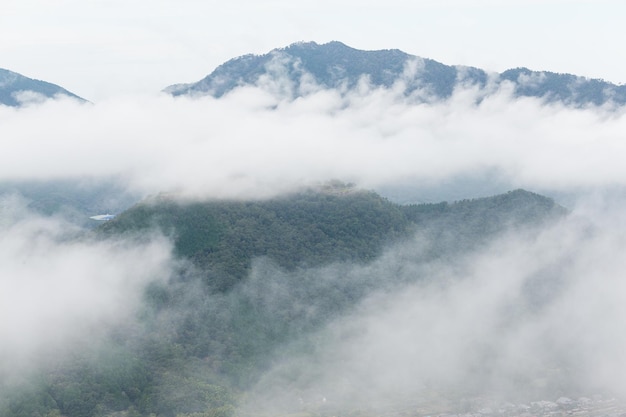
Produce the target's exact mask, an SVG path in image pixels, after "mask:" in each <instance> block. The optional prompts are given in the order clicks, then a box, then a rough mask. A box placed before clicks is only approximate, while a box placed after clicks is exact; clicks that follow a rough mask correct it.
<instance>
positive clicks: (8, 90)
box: [0, 68, 84, 107]
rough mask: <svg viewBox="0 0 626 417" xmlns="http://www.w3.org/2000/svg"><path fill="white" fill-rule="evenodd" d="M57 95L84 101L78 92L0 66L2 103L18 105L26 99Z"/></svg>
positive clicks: (0, 102)
mask: <svg viewBox="0 0 626 417" xmlns="http://www.w3.org/2000/svg"><path fill="white" fill-rule="evenodd" d="M57 96H67V97H73V98H75V99H78V100H81V101H84V99H82V98H80V97H78V96H77V95H76V94H74V93H71V92H69V91H67V90H66V89H64V88H62V87H59V86H58V85H56V84H51V83H49V82H46V81H41V80H35V79H32V78H28V77H25V76H23V75H21V74H18V73H16V72H13V71H9V70H6V69H2V68H0V104H3V105H5V106H12V107H18V106H20V105H21V104H22V103H23V102H25V101H30V100H33V99H37V98H38V97H43V98H54V97H57Z"/></svg>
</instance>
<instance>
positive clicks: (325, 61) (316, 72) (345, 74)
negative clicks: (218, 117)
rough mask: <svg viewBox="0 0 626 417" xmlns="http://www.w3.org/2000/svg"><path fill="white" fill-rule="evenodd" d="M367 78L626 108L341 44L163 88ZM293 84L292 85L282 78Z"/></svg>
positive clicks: (295, 50)
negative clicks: (505, 88) (503, 89)
mask: <svg viewBox="0 0 626 417" xmlns="http://www.w3.org/2000/svg"><path fill="white" fill-rule="evenodd" d="M364 76H365V77H367V79H368V80H369V82H370V84H371V85H372V86H374V87H387V88H389V87H392V86H398V85H399V86H400V88H403V90H404V93H405V94H407V95H408V94H412V93H414V92H416V91H420V92H423V93H422V94H421V95H422V98H424V99H428V98H435V99H445V98H448V97H450V96H451V95H452V93H453V92H454V90H455V88H457V87H459V86H476V87H478V88H479V89H480V90H481V91H482V92H483V93H484V94H485V95H488V94H489V93H491V92H493V91H495V90H496V89H497V88H498V87H500V86H502V85H503V83H505V82H509V83H511V84H512V86H513V88H514V95H515V96H517V97H537V98H541V99H543V100H545V101H547V102H554V101H562V102H563V103H565V104H568V105H574V106H585V105H603V104H605V103H609V102H613V103H615V104H618V105H623V104H626V86H624V85H615V84H612V83H609V82H606V81H604V80H600V79H590V78H586V77H581V76H576V75H572V74H558V73H553V72H546V71H532V70H529V69H528V68H515V69H510V70H507V71H504V72H503V73H500V74H499V73H495V72H494V73H490V72H487V71H484V70H482V69H479V68H474V67H467V66H458V65H456V66H455V65H445V64H442V63H439V62H437V61H434V60H432V59H427V58H420V57H417V56H414V55H410V54H407V53H405V52H402V51H400V50H397V49H390V50H378V51H363V50H358V49H354V48H351V47H349V46H347V45H345V44H343V43H341V42H337V41H333V42H329V43H326V44H321V45H320V44H317V43H315V42H300V43H294V44H292V45H290V46H288V47H286V48H279V49H274V50H272V51H270V52H269V53H267V54H264V55H251V54H250V55H244V56H241V57H238V58H234V59H231V60H229V61H227V62H225V63H224V64H222V65H220V66H219V67H217V68H216V69H215V70H214V71H213V72H212V73H211V74H209V75H208V76H206V77H205V78H203V79H202V80H200V81H198V82H195V83H189V84H175V85H172V86H169V87H167V88H165V90H164V91H165V92H167V93H169V94H172V95H174V96H180V95H212V96H214V97H221V96H223V95H224V94H226V93H228V92H229V91H231V90H233V89H234V88H236V87H240V86H245V85H255V84H262V85H263V84H264V85H266V86H267V85H273V88H279V89H282V90H283V91H279V92H280V93H283V94H287V95H290V96H291V97H294V98H295V97H298V96H302V95H306V94H307V93H308V92H310V91H311V88H312V87H314V86H316V85H317V86H320V87H322V88H338V89H340V90H346V89H348V90H349V89H351V88H354V87H356V86H357V85H358V83H359V82H360V80H361V79H362V78H363V77H364ZM285 79H286V80H289V83H288V84H285V83H284V82H283V83H280V82H279V81H280V80H285Z"/></svg>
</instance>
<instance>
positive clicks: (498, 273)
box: [251, 214, 626, 412]
mask: <svg viewBox="0 0 626 417" xmlns="http://www.w3.org/2000/svg"><path fill="white" fill-rule="evenodd" d="M618 217H619V218H621V219H622V220H623V215H618ZM613 218H614V219H615V217H613ZM615 224H616V223H612V225H608V224H607V223H603V222H596V221H594V220H590V219H589V218H588V217H583V216H579V215H577V214H573V215H571V216H569V217H568V218H567V219H564V220H563V221H561V222H558V223H557V224H555V225H553V226H551V227H550V228H547V229H545V230H542V231H539V232H537V233H534V232H533V233H514V234H507V235H504V236H501V237H500V238H498V239H496V240H495V241H493V242H491V243H490V244H489V245H487V246H485V247H482V248H477V250H475V251H469V252H465V253H464V254H457V256H454V257H452V258H451V257H445V260H440V261H437V260H430V261H427V262H424V261H423V260H422V259H423V258H421V257H420V253H421V252H422V251H423V250H425V249H426V248H427V247H428V245H429V242H428V239H424V237H422V236H419V235H418V236H416V238H415V240H414V241H412V242H407V243H404V244H402V245H398V246H396V247H395V248H392V249H390V250H389V251H388V252H387V253H386V255H384V256H383V257H382V258H380V259H379V260H377V261H376V262H374V263H373V264H371V265H368V266H366V267H353V268H352V269H351V270H349V271H346V270H345V269H343V270H340V269H339V270H332V269H328V268H327V269H324V270H323V271H319V273H320V276H324V278H323V279H324V280H326V279H328V280H330V281H333V280H335V281H336V282H342V283H343V284H338V285H350V284H346V283H347V282H350V281H351V279H352V278H354V277H359V278H358V280H359V282H360V285H361V286H362V285H364V283H371V282H385V283H394V282H395V283H405V284H401V285H395V286H394V285H387V286H386V287H385V288H380V289H379V290H378V291H375V292H374V293H372V294H370V295H369V296H368V297H366V298H365V299H364V300H363V301H362V302H361V303H359V304H358V306H357V307H356V308H354V309H353V310H351V311H349V312H348V313H346V314H344V315H342V316H341V317H339V318H337V319H336V320H334V321H332V322H331V323H330V324H329V325H328V326H326V327H325V328H324V329H322V330H321V331H319V332H317V333H315V334H314V335H312V336H307V337H305V338H304V340H301V341H299V342H297V343H295V344H294V345H292V346H291V347H289V348H287V349H285V350H284V352H283V354H281V355H279V356H278V358H277V359H276V361H275V364H274V367H273V368H272V369H271V370H270V371H269V372H268V373H267V374H266V375H265V376H264V377H263V378H261V380H260V382H259V384H258V386H257V387H256V389H255V393H256V394H255V395H252V396H251V401H252V403H253V404H254V407H257V408H258V407H261V404H262V406H263V407H268V408H275V409H281V410H285V409H291V410H301V409H317V408H319V407H346V406H347V407H349V408H350V409H367V408H371V407H374V408H375V407H400V408H401V407H405V406H409V405H411V406H413V405H415V404H417V403H420V402H426V403H428V402H429V401H430V402H431V403H430V405H431V406H433V405H435V404H436V405H437V406H438V407H439V408H438V410H439V412H444V411H447V412H459V411H462V407H461V405H460V403H459V401H460V400H462V399H463V398H465V399H471V398H482V399H483V400H486V399H490V400H494V401H500V402H505V401H509V402H517V403H522V402H528V401H539V400H551V401H555V400H556V399H557V398H559V397H562V396H569V397H571V398H578V397H580V396H592V395H594V394H597V393H602V394H605V395H606V394H609V395H618V396H622V397H623V396H624V395H626V392H625V391H624V388H623V387H624V386H625V384H626V379H625V377H624V375H625V373H624V371H625V370H626V361H625V360H624V358H623V353H622V352H623V351H624V349H625V348H626V336H625V335H626V325H625V324H624V323H625V321H624V318H625V317H626V307H624V306H626V295H625V294H626V292H625V291H626V284H625V283H624V281H623V279H622V278H623V271H624V268H625V267H626V264H625V261H624V259H623V256H622V254H623V252H624V250H626V240H624V238H623V231H624V228H623V227H620V228H619V229H616V228H615ZM619 224H621V225H623V223H619ZM299 282H300V281H299ZM302 282H306V281H304V280H303V281H302ZM272 293H274V294H277V293H278V291H276V290H273V291H272ZM435 398H439V399H440V400H438V401H441V402H440V403H438V404H437V402H436V401H435V400H434V399H435ZM441 398H444V400H441ZM386 410H387V411H389V408H386ZM474 411H476V410H474Z"/></svg>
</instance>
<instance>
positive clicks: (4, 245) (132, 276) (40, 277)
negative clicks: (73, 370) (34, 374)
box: [0, 196, 171, 376]
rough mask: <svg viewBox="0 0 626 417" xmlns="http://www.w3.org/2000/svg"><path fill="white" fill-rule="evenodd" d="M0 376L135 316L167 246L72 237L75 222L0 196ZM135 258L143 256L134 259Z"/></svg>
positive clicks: (163, 267)
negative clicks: (33, 211) (46, 215)
mask: <svg viewBox="0 0 626 417" xmlns="http://www.w3.org/2000/svg"><path fill="white" fill-rule="evenodd" d="M0 219H1V223H0V232H1V233H0V339H1V340H2V347H1V348H0V374H1V375H3V376H6V375H17V374H21V373H24V372H25V371H27V370H29V369H31V368H36V367H37V366H41V365H43V364H46V363H54V361H57V360H60V359H61V358H63V357H64V355H66V354H67V353H70V352H72V351H74V350H80V349H83V348H89V347H93V346H95V345H94V344H97V343H98V342H99V341H102V340H104V338H105V337H106V334H107V332H108V331H109V330H110V329H112V328H114V327H116V326H122V325H126V324H128V323H130V322H133V321H134V317H135V315H136V313H137V309H138V308H139V306H140V304H141V302H142V297H143V289H144V286H145V285H146V284H147V283H149V282H154V281H162V280H164V279H166V278H167V273H168V272H167V271H168V270H169V268H168V265H169V262H170V260H171V258H170V245H169V243H168V242H167V241H165V240H164V239H162V238H158V237H154V238H151V239H146V240H145V241H144V242H131V241H122V240H118V241H93V240H90V239H85V238H77V237H78V236H79V235H78V232H79V230H77V228H76V226H73V225H71V224H70V223H67V222H65V221H64V220H62V219H58V218H54V217H42V216H38V215H36V214H33V213H29V211H28V209H27V208H26V204H25V202H24V201H22V199H21V198H19V197H15V196H3V197H2V198H0ZM138 259H141V260H142V261H141V262H138Z"/></svg>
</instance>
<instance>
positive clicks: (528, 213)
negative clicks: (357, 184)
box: [0, 184, 564, 417]
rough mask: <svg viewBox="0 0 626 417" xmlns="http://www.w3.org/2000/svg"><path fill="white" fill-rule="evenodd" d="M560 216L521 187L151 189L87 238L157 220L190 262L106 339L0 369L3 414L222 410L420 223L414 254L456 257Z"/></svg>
mask: <svg viewBox="0 0 626 417" xmlns="http://www.w3.org/2000/svg"><path fill="white" fill-rule="evenodd" d="M563 214H564V209H562V208H561V207H559V206H558V205H556V204H554V202H553V201H552V200H550V199H547V198H545V197H542V196H539V195H536V194H533V193H529V192H526V191H522V190H518V191H514V192H510V193H507V194H504V195H501V196H496V197H491V198H484V199H476V200H468V201H461V202H457V203H441V204H425V205H414V206H400V205H397V204H393V203H391V202H389V201H387V200H386V199H384V198H382V197H380V196H378V195H377V194H375V193H372V192H366V191H359V190H355V189H353V188H351V187H348V186H344V185H340V184H335V185H333V186H329V187H325V188H321V189H314V190H313V189H312V190H307V191H302V192H299V193H294V194H291V195H286V196H281V197H276V198H273V199H269V200H258V201H219V200H212V201H203V202H197V201H196V202H185V203H183V202H180V201H178V200H176V199H175V198H173V197H171V196H160V197H156V198H152V199H150V200H147V201H145V202H142V203H140V204H138V205H136V206H135V207H133V208H131V209H129V210H127V211H126V212H124V213H122V214H121V215H119V216H118V217H117V218H116V219H115V220H113V221H110V222H107V223H106V224H104V225H102V227H101V228H100V229H99V230H97V231H96V235H97V238H99V239H108V238H115V239H119V238H123V237H126V236H128V237H136V236H142V235H145V234H148V233H150V232H152V231H153V230H160V231H162V232H163V233H165V234H166V235H169V236H171V238H172V239H173V242H174V248H175V253H176V256H178V257H179V258H180V259H183V260H187V261H189V262H182V263H180V265H179V266H178V267H177V268H178V269H176V272H175V273H174V274H173V276H172V277H171V278H170V280H169V282H166V283H153V284H150V285H149V286H148V287H147V288H146V290H145V297H144V299H145V301H144V305H143V306H142V308H141V311H140V317H139V318H138V322H137V323H134V324H133V325H130V324H129V326H128V327H124V328H116V329H109V331H108V333H109V338H108V339H107V340H106V342H105V343H102V344H98V345H97V346H96V347H93V348H90V349H86V350H83V351H77V352H75V354H74V356H72V358H71V360H69V361H62V362H59V363H57V364H55V366H53V367H46V368H45V369H43V370H40V371H39V372H38V373H35V374H33V375H30V376H28V378H26V377H25V382H24V383H23V384H9V383H8V382H7V381H4V380H2V378H0V384H3V385H4V386H0V415H2V416H6V417H17V416H20V417H22V416H24V417H26V416H28V417H32V416H48V417H51V416H67V417H87V416H116V417H123V416H127V417H129V416H150V415H154V416H167V417H175V416H184V415H189V414H190V413H202V414H198V416H200V415H201V416H227V415H232V414H233V413H234V412H235V411H234V410H235V407H236V405H237V403H238V401H239V399H241V398H242V397H243V396H245V394H244V393H245V392H246V390H247V389H248V388H249V387H251V386H252V385H253V384H255V382H256V381H257V380H258V378H259V377H260V376H261V375H262V374H263V372H264V371H265V370H267V369H268V368H270V367H271V366H272V363H273V362H274V361H275V360H276V359H277V357H279V356H280V355H281V354H282V353H281V352H284V351H285V348H286V347H287V346H290V345H291V346H297V345H298V344H297V343H296V344H294V342H296V341H298V340H300V339H302V338H303V337H305V336H306V335H307V334H312V333H313V332H315V331H316V330H317V329H320V328H321V327H322V326H324V325H325V324H327V323H329V322H330V321H331V320H333V319H335V318H337V317H339V316H340V315H341V314H342V313H344V312H346V311H349V310H350V309H351V308H354V307H355V306H356V305H357V304H358V303H359V301H360V300H362V299H363V298H364V297H366V296H367V295H368V294H370V293H372V291H375V290H379V289H383V288H385V287H386V286H388V285H393V284H394V283H393V282H391V281H393V279H394V278H393V274H387V275H386V276H384V277H383V275H381V274H379V273H378V272H377V271H380V270H384V268H387V267H388V266H386V265H382V266H381V265H378V266H377V267H376V268H374V269H373V272H372V271H370V272H368V269H367V268H368V265H372V264H373V263H375V262H377V260H378V259H380V256H381V255H382V254H383V253H384V252H385V250H387V248H390V247H393V245H397V244H400V243H399V242H402V241H404V240H408V239H410V238H411V236H413V235H414V234H415V233H420V234H422V235H423V236H426V237H427V238H428V239H430V240H431V241H432V245H431V246H430V249H429V251H426V252H425V253H422V254H420V256H421V257H423V258H424V259H423V262H428V261H430V260H432V259H434V258H437V257H446V256H448V257H455V256H459V254H461V253H463V252H464V251H469V250H473V248H475V247H476V245H480V244H481V243H483V242H487V241H488V240H489V238H490V237H491V236H494V235H496V234H497V233H499V232H501V231H504V230H508V228H510V227H514V228H520V229H525V230H528V229H530V228H532V227H534V226H537V225H540V224H541V223H542V222H546V221H548V220H549V219H552V218H554V217H558V216H561V215H563ZM137 262H141V260H140V259H138V260H137ZM389 268H397V266H394V265H390V266H389ZM374 270H375V271H374ZM421 278H422V277H420V276H419V275H415V276H411V277H409V279H411V280H415V281H417V280H419V279H421ZM403 279H405V280H406V279H407V278H406V277H404V278H403Z"/></svg>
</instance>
